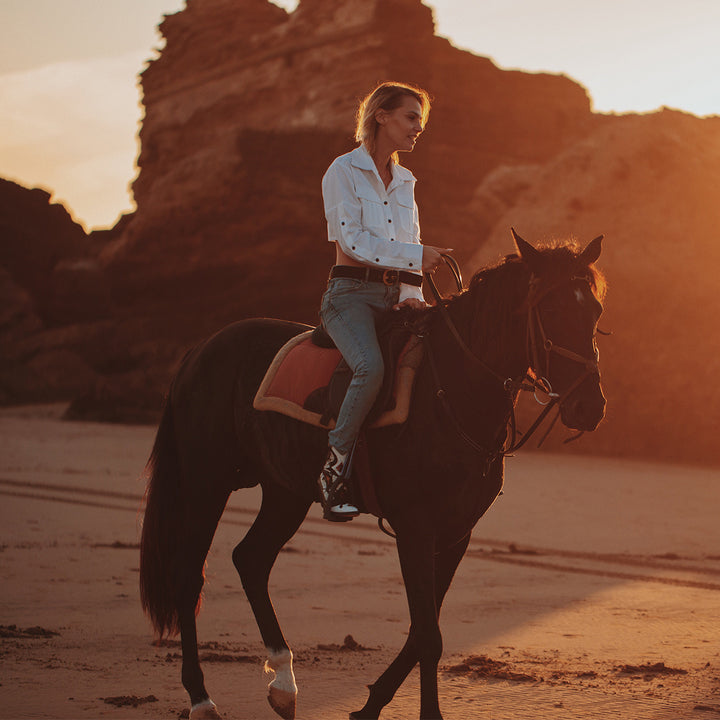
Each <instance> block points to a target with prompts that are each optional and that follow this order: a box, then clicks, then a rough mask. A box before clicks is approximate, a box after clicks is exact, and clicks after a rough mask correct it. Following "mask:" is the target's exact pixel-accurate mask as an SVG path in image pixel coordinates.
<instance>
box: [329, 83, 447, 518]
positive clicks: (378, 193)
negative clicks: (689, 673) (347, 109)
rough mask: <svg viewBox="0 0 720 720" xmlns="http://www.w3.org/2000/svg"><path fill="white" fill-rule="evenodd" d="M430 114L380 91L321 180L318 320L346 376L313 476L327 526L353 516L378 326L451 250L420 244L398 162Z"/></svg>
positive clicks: (426, 107)
mask: <svg viewBox="0 0 720 720" xmlns="http://www.w3.org/2000/svg"><path fill="white" fill-rule="evenodd" d="M429 112H430V99H429V96H428V94H427V93H426V92H425V91H424V90H421V89H420V88H416V87H413V86H411V85H406V84H404V83H396V82H387V83H383V84H381V85H379V86H378V87H377V88H375V90H373V92H371V93H370V94H369V95H368V96H367V97H366V98H365V99H364V100H363V101H362V102H361V103H360V107H359V108H358V115H357V127H356V132H355V139H356V140H357V141H358V142H359V143H360V145H359V146H358V147H357V148H355V149H354V150H353V151H352V152H349V153H347V154H345V155H341V156H340V157H338V158H336V159H335V160H334V161H333V163H332V164H331V165H330V167H329V168H328V170H327V172H326V173H325V176H324V177H323V181H322V192H323V202H324V205H325V217H326V218H327V225H328V240H329V241H330V242H334V243H335V248H336V250H335V265H334V266H333V267H332V269H331V271H330V279H329V281H328V286H327V290H326V291H325V294H324V295H323V298H322V305H321V310H320V317H321V319H322V322H323V325H324V327H325V329H326V330H327V332H328V333H329V335H330V337H331V338H332V339H333V341H334V342H335V344H336V345H337V347H338V349H339V350H340V352H341V353H342V355H343V357H344V359H345V361H346V362H347V364H348V365H349V366H350V369H351V370H352V373H353V376H352V380H351V382H350V386H349V387H348V391H347V394H346V396H345V399H344V401H343V403H342V406H341V408H340V412H339V414H338V418H337V423H336V425H335V427H334V428H333V429H332V430H331V431H330V433H329V436H328V455H327V460H326V462H325V465H324V467H323V470H322V473H321V474H320V478H319V485H320V492H321V497H322V502H323V509H324V516H325V517H326V518H327V519H328V520H335V521H342V520H349V519H351V518H353V517H354V516H355V515H357V514H358V509H357V507H355V505H353V504H352V502H351V499H350V498H349V496H348V493H347V486H346V485H345V483H344V482H343V479H344V475H343V471H344V470H347V468H346V465H347V463H348V458H349V457H350V455H351V451H352V448H353V445H354V443H355V440H356V438H357V436H358V433H359V432H360V428H361V426H362V424H363V422H364V420H365V418H366V417H367V414H368V413H369V412H370V409H371V408H372V405H373V403H374V401H375V399H376V397H377V395H378V392H379V391H380V387H381V385H382V381H383V375H384V367H383V359H382V354H381V351H380V347H379V345H378V340H377V334H376V330H375V322H376V320H377V318H378V316H379V315H380V314H381V313H383V312H385V311H387V310H390V309H399V308H401V307H403V306H409V307H413V308H418V307H423V306H424V305H425V301H424V299H423V295H422V290H421V286H422V273H423V272H428V271H432V270H434V269H435V268H436V267H437V265H438V263H439V262H440V261H441V253H445V252H450V250H449V249H448V248H438V247H432V246H430V245H423V244H422V242H421V239H420V226H419V223H418V210H417V205H416V204H415V193H414V189H415V177H414V176H413V174H412V173H411V172H410V171H409V170H407V169H406V168H404V167H402V165H400V164H399V162H398V153H400V152H412V150H413V148H414V147H415V143H416V141H417V139H418V137H419V136H420V134H421V133H422V131H423V129H424V127H425V123H426V122H427V118H428V114H429Z"/></svg>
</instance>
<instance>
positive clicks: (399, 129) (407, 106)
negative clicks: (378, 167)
mask: <svg viewBox="0 0 720 720" xmlns="http://www.w3.org/2000/svg"><path fill="white" fill-rule="evenodd" d="M375 119H376V120H377V122H378V131H377V137H376V143H377V145H378V146H382V147H384V148H385V149H386V150H390V152H391V153H392V152H396V151H398V152H411V151H412V149H413V148H414V147H415V141H416V140H417V139H418V136H419V135H420V133H421V132H422V131H423V122H422V106H421V105H420V103H419V102H418V101H417V100H416V99H415V98H414V97H410V96H409V95H405V96H404V97H403V101H402V105H400V107H397V108H395V109H394V110H382V109H381V110H378V111H377V113H376V115H375Z"/></svg>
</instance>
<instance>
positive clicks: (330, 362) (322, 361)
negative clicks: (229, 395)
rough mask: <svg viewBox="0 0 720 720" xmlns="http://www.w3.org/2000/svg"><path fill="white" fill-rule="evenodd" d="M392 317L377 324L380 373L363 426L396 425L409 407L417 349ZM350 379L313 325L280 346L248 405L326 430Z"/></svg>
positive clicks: (336, 353)
mask: <svg viewBox="0 0 720 720" xmlns="http://www.w3.org/2000/svg"><path fill="white" fill-rule="evenodd" d="M394 320H395V319H394V318H390V319H389V320H385V319H383V320H382V321H381V322H380V323H378V340H379V341H380V348H381V350H382V355H383V361H384V365H385V377H384V379H383V384H382V388H381V390H380V393H379V394H378V398H377V400H376V401H375V404H374V405H373V408H372V409H371V411H370V413H369V414H368V417H367V420H366V422H365V427H367V428H376V427H386V426H388V425H396V424H401V423H403V422H405V420H407V416H408V411H409V409H410V399H411V395H412V387H413V382H414V380H415V373H416V371H417V368H418V367H419V366H420V362H421V360H422V353H423V350H422V345H421V343H420V340H419V338H418V337H417V336H416V335H414V334H412V331H411V330H410V328H409V327H408V325H407V323H405V322H397V321H394ZM393 321H394V322H393ZM351 379H352V371H351V370H350V368H349V367H348V365H347V363H346V362H345V360H343V357H342V355H341V354H340V351H339V350H338V349H337V348H336V347H335V344H334V343H333V341H332V338H331V337H330V336H329V335H328V334H327V332H326V331H325V329H324V328H323V327H322V326H318V327H316V328H314V329H312V330H308V331H306V332H304V333H301V334H300V335H296V336H295V337H294V338H292V339H290V340H289V341H288V342H287V343H286V344H285V345H283V347H282V348H280V350H279V351H278V353H277V354H276V356H275V359H274V360H273V362H272V363H271V365H270V367H269V368H268V370H267V372H266V373H265V377H264V378H263V381H262V383H261V384H260V387H259V389H258V391H257V393H256V395H255V399H254V401H253V407H254V408H255V409H256V410H271V411H273V412H279V413H281V414H283V415H287V416H289V417H292V418H295V419H296V420H300V421H302V422H306V423H309V424H310V425H315V426H316V427H322V428H325V429H331V428H333V427H334V426H335V421H336V419H337V416H338V413H339V411H340V406H341V405H342V401H343V398H344V397H345V393H346V392H347V388H348V386H349V384H350V381H351Z"/></svg>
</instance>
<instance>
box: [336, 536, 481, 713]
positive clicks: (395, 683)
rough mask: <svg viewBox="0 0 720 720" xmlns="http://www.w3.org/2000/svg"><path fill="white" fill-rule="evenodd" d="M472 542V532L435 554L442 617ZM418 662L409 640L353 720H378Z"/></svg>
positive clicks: (410, 639) (374, 686) (377, 681)
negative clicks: (443, 606)
mask: <svg viewBox="0 0 720 720" xmlns="http://www.w3.org/2000/svg"><path fill="white" fill-rule="evenodd" d="M469 542H470V533H468V534H467V535H466V536H465V537H464V538H463V539H462V540H460V541H459V542H457V543H455V544H453V545H451V546H450V547H446V548H443V549H442V550H440V551H439V552H438V553H437V554H436V555H435V604H436V607H437V613H438V616H439V614H440V608H441V607H442V604H443V600H444V599H445V595H446V594H447V591H448V589H449V588H450V584H451V583H452V579H453V577H454V576H455V571H456V570H457V567H458V565H459V564H460V561H461V560H462V558H463V556H464V555H465V551H466V550H467V546H468V543H469ZM418 659H419V658H418V648H417V646H416V644H415V643H414V638H410V637H408V639H407V641H406V642H405V645H404V646H403V648H402V650H400V652H399V653H398V655H397V657H396V658H395V659H394V660H393V661H392V663H390V665H389V667H388V668H387V670H385V672H384V673H383V674H382V675H381V676H380V677H379V678H378V679H377V680H376V681H375V682H374V683H373V684H372V685H370V688H369V689H370V694H369V696H368V700H367V702H366V703H365V706H364V707H363V708H362V710H358V711H356V712H354V713H351V714H350V718H351V720H377V718H378V717H379V716H380V713H381V711H382V709H383V708H384V707H385V706H386V705H387V704H388V703H389V702H390V701H391V700H392V699H393V697H394V696H395V693H396V692H397V691H398V688H399V687H400V686H401V685H402V684H403V682H404V681H405V678H407V676H408V675H409V674H410V672H411V671H412V669H413V668H414V667H415V665H416V664H417V662H418Z"/></svg>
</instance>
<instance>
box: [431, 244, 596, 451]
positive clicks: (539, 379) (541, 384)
mask: <svg viewBox="0 0 720 720" xmlns="http://www.w3.org/2000/svg"><path fill="white" fill-rule="evenodd" d="M442 258H443V260H444V261H445V263H446V264H447V266H448V268H449V269H450V271H451V273H452V275H453V278H454V280H455V284H456V286H457V289H458V291H462V290H463V282H462V275H461V273H460V268H459V266H458V264H457V262H456V260H455V258H453V257H451V256H450V255H445V254H443V255H442ZM425 280H426V282H427V283H428V286H429V287H430V290H431V292H432V294H433V297H434V298H435V303H436V307H437V308H438V311H439V312H440V316H441V317H442V318H443V320H444V322H445V325H446V326H447V328H448V330H449V331H450V334H451V335H452V337H453V338H454V340H455V342H456V343H457V345H458V346H459V348H460V349H461V351H462V352H463V354H464V355H465V357H466V358H467V359H468V360H470V362H471V364H473V365H475V366H476V367H478V368H480V369H482V370H483V371H484V372H485V373H486V374H489V375H492V376H493V377H494V378H496V379H497V380H498V381H499V382H500V383H502V386H503V388H504V390H505V391H506V393H507V394H508V398H509V400H510V403H509V404H510V416H509V418H508V421H507V423H508V424H509V425H510V428H511V437H510V442H509V443H508V444H505V443H504V447H501V448H499V449H497V450H495V451H493V450H492V449H490V448H487V447H485V446H484V445H480V444H479V443H478V442H477V441H475V440H474V439H473V438H472V437H470V436H469V435H468V434H467V433H466V432H465V431H464V430H463V428H462V426H461V425H460V422H459V421H458V419H457V417H456V416H455V413H454V412H453V410H452V407H451V406H450V403H449V401H448V399H447V394H446V392H445V390H444V389H443V387H442V384H441V382H440V377H439V374H438V370H437V365H436V364H435V359H434V356H433V352H432V348H431V346H430V342H429V336H428V335H427V334H424V335H423V336H422V339H423V341H424V345H425V349H426V352H427V356H428V360H429V364H430V368H431V371H432V374H433V378H434V381H435V385H436V396H437V398H438V400H439V401H440V402H441V404H442V405H443V407H444V409H445V412H446V414H447V415H448V417H449V419H450V421H451V423H452V424H453V426H454V428H455V431H456V432H457V433H458V435H459V436H460V437H461V438H462V439H463V440H464V441H465V442H466V443H467V444H468V445H470V446H471V447H472V448H473V449H474V450H476V451H477V452H481V453H484V454H486V455H487V456H488V460H489V461H492V460H494V459H495V458H496V457H498V456H500V455H508V454H510V453H513V452H515V451H516V450H519V449H520V448H521V447H522V446H523V445H525V443H526V442H527V441H528V440H529V439H530V437H531V436H532V435H533V434H534V433H535V431H536V430H537V429H538V428H539V427H540V425H541V424H542V422H543V421H544V420H545V418H546V417H547V415H548V414H549V412H550V411H551V410H552V409H553V408H554V407H555V406H558V407H559V406H560V405H562V403H563V402H564V401H565V399H566V398H567V397H568V396H569V395H570V394H571V393H573V392H574V391H575V390H576V389H577V388H578V387H579V386H580V385H581V384H582V383H583V382H585V380H586V379H587V378H588V377H590V376H592V375H595V374H598V373H599V367H598V357H597V351H596V353H595V357H594V358H593V359H590V358H586V357H584V356H582V355H580V354H578V353H576V352H574V351H573V350H569V349H568V348H565V347H563V346H561V345H556V344H555V343H554V342H553V341H552V340H551V339H550V338H549V337H548V336H547V333H546V332H545V327H544V325H543V322H542V317H541V315H540V309H539V306H540V303H541V301H542V300H543V298H545V297H546V296H547V295H548V294H549V293H551V292H552V291H553V290H555V289H557V288H558V287H560V286H561V285H564V284H565V283H566V282H573V281H575V280H588V278H586V277H573V278H570V280H569V281H564V282H561V283H555V284H552V285H548V286H545V287H542V286H541V285H540V279H539V278H537V277H535V276H532V277H531V279H530V289H529V292H528V297H527V300H526V303H525V306H526V308H527V314H528V318H527V341H526V343H527V354H528V360H529V362H530V370H531V372H532V375H531V374H529V373H527V372H526V373H525V374H524V375H523V376H522V377H521V378H520V379H517V380H516V379H513V378H509V377H507V378H506V377H503V376H502V375H500V374H499V373H498V372H496V371H495V370H494V369H493V368H491V367H490V366H489V365H488V364H487V363H485V362H484V361H483V360H482V359H481V358H479V357H478V356H477V355H476V354H475V353H474V352H473V351H472V350H471V349H470V348H469V347H468V345H467V343H466V342H465V340H464V339H463V338H462V336H461V335H460V333H459V332H458V329H457V327H456V326H455V323H454V322H453V320H452V318H451V317H450V313H449V312H448V310H447V307H446V306H445V303H444V301H443V299H442V297H441V295H440V292H439V291H438V289H437V286H436V285H435V281H434V280H433V278H432V276H431V275H430V273H425ZM541 350H542V352H541ZM553 354H556V355H559V356H561V357H564V358H566V359H568V360H572V361H573V362H576V363H579V364H580V365H582V366H583V367H584V368H585V372H584V373H582V374H580V375H579V376H578V377H577V378H576V379H575V381H574V382H573V383H572V384H571V385H570V387H569V388H568V389H567V390H566V391H565V392H564V393H563V394H562V395H558V394H557V393H555V392H553V389H552V386H551V385H550V381H549V380H548V379H547V377H548V376H549V375H550V360H551V357H552V355H553ZM543 356H544V372H543V371H542V370H541V369H540V368H541V359H543ZM520 391H526V392H532V393H533V395H534V397H535V400H536V401H537V402H538V403H539V404H540V405H544V408H543V410H542V411H541V412H540V413H539V415H538V417H537V418H536V419H535V421H534V422H533V423H532V425H531V426H530V427H529V428H528V430H527V431H526V432H525V433H524V434H523V435H522V438H520V440H518V439H517V432H518V431H517V427H516V422H515V403H514V395H515V394H516V393H518V392H520ZM538 392H540V393H542V394H545V395H547V397H548V400H547V401H546V402H542V401H541V400H540V399H538ZM556 421H557V417H556V418H555V420H553V422H552V424H551V425H550V427H549V428H548V430H547V432H546V433H545V435H544V436H543V437H542V439H541V441H540V444H542V442H543V441H544V440H545V438H546V437H547V435H548V434H549V432H550V430H552V427H553V426H554V424H555V422H556ZM580 435H582V432H580V433H579V434H578V435H576V436H574V437H573V438H571V439H575V438H577V437H580Z"/></svg>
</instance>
